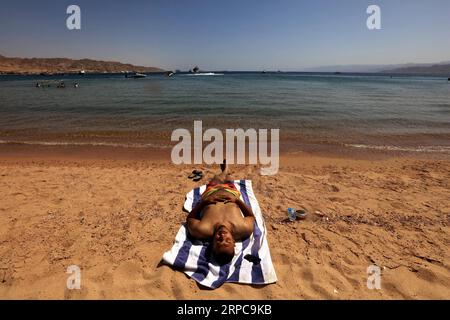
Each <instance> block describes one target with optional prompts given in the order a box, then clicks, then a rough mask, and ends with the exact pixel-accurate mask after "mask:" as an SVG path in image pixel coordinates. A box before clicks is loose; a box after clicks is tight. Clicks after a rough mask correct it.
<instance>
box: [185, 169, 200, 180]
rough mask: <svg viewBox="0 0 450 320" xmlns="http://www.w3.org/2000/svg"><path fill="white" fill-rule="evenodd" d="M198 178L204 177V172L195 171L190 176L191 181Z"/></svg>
mask: <svg viewBox="0 0 450 320" xmlns="http://www.w3.org/2000/svg"><path fill="white" fill-rule="evenodd" d="M198 176H202V177H203V172H202V171H200V170H194V171H192V173H191V174H190V175H189V176H188V178H189V179H194V178H197V177H198Z"/></svg>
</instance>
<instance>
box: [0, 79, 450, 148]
mask: <svg viewBox="0 0 450 320" xmlns="http://www.w3.org/2000/svg"><path fill="white" fill-rule="evenodd" d="M61 82H64V84H65V88H58V85H59V84H60V83H61ZM37 83H39V84H40V85H41V86H40V87H37V86H36V84H37ZM75 84H77V85H78V87H76V86H75ZM194 121H202V126H203V129H204V130H206V129H209V128H218V129H219V130H225V129H238V128H242V129H244V130H246V129H252V128H253V129H269V130H270V129H279V130H280V147H281V148H282V149H283V148H284V147H285V148H293V149H295V148H297V149H300V150H301V148H302V146H305V145H330V146H333V145H336V146H343V147H346V148H350V149H351V148H353V149H371V150H386V151H389V150H393V151H405V152H418V153H450V81H448V77H446V76H423V75H408V76H406V75H392V74H347V73H344V74H339V73H299V72H265V73H261V72H210V73H205V74H197V75H194V74H187V73H176V74H175V75H173V76H172V77H167V76H166V75H164V74H162V73H161V74H148V75H147V77H146V78H142V79H132V78H126V77H125V76H124V75H123V74H86V75H53V76H44V75H34V76H31V75H27V76H17V75H1V76H0V150H1V145H4V144H27V145H33V144H35V145H54V146H58V145H65V146H67V145H91V146H96V145H104V146H111V147H114V146H117V147H137V148H147V147H155V146H157V147H161V148H166V147H170V146H171V145H173V143H172V142H171V140H170V137H171V133H172V132H173V131H174V130H176V129H179V128H185V129H187V130H190V131H193V125H194Z"/></svg>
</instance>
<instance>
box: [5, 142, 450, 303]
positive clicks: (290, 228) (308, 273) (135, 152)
mask: <svg viewBox="0 0 450 320" xmlns="http://www.w3.org/2000/svg"><path fill="white" fill-rule="evenodd" d="M319 151H320V152H317V153H314V154H311V153H304V152H297V153H284V154H283V155H282V158H281V162H280V165H281V167H280V171H279V174H278V175H276V176H267V177H264V176H260V175H259V169H258V168H257V167H256V166H232V167H231V171H232V172H233V173H234V176H235V177H236V178H245V179H251V180H253V184H254V191H255V193H256V196H257V197H258V199H259V202H260V205H261V208H262V212H263V215H264V217H265V220H266V224H267V227H268V240H269V245H270V248H271V254H272V258H273V262H274V265H275V270H276V272H277V276H278V279H279V281H278V282H277V283H276V284H273V285H268V286H264V287H254V286H248V285H237V284H225V285H223V286H222V287H221V288H219V289H217V290H214V291H211V290H205V289H203V288H201V287H199V286H198V285H197V284H196V283H195V282H194V281H193V280H191V279H189V278H187V277H186V276H185V275H184V274H183V273H181V272H178V271H174V270H172V269H170V268H169V267H167V266H158V264H159V262H160V260H161V257H162V254H163V253H164V252H165V251H166V250H168V249H169V248H170V247H171V245H172V243H173V240H174V238H175V235H176V232H177V231H178V229H179V227H180V224H181V223H182V222H183V221H184V220H185V213H183V212H182V210H181V206H182V203H183V200H184V196H185V194H186V193H187V192H188V191H189V190H190V189H192V188H194V187H196V186H198V185H200V184H203V183H205V182H206V179H207V178H210V177H212V175H213V174H214V173H215V172H216V171H217V168H216V167H213V166H193V165H192V166H191V165H182V166H175V165H173V164H171V162H170V158H169V155H168V151H167V150H163V151H159V152H157V151H156V150H143V149H132V148H106V147H105V148H101V147H96V148H91V149H90V148H81V147H79V148H75V147H73V146H72V147H61V146H59V147H44V146H41V147H36V146H9V145H8V146H5V145H3V146H0V192H1V194H2V198H1V201H0V298H3V299H22V298H26V299H119V298H125V299H316V298H318V299H448V298H450V269H449V261H450V252H449V249H448V248H449V245H450V228H449V222H450V201H449V194H450V192H449V191H450V159H448V157H447V158H446V156H439V157H435V156H432V155H422V156H420V157H418V156H417V155H416V154H394V153H390V154H389V155H386V154H385V153H376V152H374V151H367V152H362V151H361V152H360V151H355V152H353V153H352V152H350V151H348V152H341V153H339V152H338V153H333V154H326V152H325V150H323V151H321V150H319ZM194 168H197V169H202V170H203V171H204V172H205V173H206V177H205V178H204V179H203V180H202V181H201V182H198V183H195V182H192V181H191V180H189V179H187V176H188V175H189V174H190V172H191V171H192V170H193V169H194ZM288 207H295V208H300V207H305V208H306V209H307V210H308V211H309V213H310V214H309V216H308V217H307V219H306V220H304V221H297V222H294V223H290V222H287V221H286V209H287V208H288ZM73 264H75V265H78V266H80V268H81V290H68V289H67V288H66V281H67V278H68V276H69V275H68V274H66V269H67V267H68V266H69V265H73ZM369 265H377V266H379V267H380V268H381V271H382V275H381V290H369V289H368V288H367V285H366V281H367V273H366V270H367V267H368V266H369Z"/></svg>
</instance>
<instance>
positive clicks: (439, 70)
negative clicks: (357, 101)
mask: <svg viewBox="0 0 450 320" xmlns="http://www.w3.org/2000/svg"><path fill="white" fill-rule="evenodd" d="M449 65H450V61H446V62H440V63H405V64H391V65H335V66H322V67H315V68H308V69H305V70H304V71H309V72H349V73H353V72H355V73H372V72H373V73H378V72H381V73H404V74H408V73H424V74H446V73H448V66H449Z"/></svg>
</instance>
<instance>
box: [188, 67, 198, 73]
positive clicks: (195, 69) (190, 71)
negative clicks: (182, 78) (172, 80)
mask: <svg viewBox="0 0 450 320" xmlns="http://www.w3.org/2000/svg"><path fill="white" fill-rule="evenodd" d="M199 72H200V68H199V67H198V66H195V67H194V68H192V69H191V70H189V73H199Z"/></svg>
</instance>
